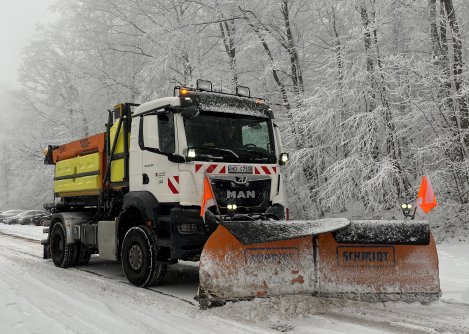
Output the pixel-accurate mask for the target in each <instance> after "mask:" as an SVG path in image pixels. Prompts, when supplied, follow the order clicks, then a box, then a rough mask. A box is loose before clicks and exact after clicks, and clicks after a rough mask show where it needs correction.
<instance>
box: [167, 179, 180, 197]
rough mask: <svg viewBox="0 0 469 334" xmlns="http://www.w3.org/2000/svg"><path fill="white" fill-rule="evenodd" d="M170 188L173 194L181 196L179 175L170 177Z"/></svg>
mask: <svg viewBox="0 0 469 334" xmlns="http://www.w3.org/2000/svg"><path fill="white" fill-rule="evenodd" d="M168 188H169V190H171V193H173V194H175V195H176V194H179V175H176V176H168Z"/></svg>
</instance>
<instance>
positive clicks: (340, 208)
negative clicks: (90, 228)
mask: <svg viewBox="0 0 469 334" xmlns="http://www.w3.org/2000/svg"><path fill="white" fill-rule="evenodd" d="M54 10H55V11H56V12H57V13H58V14H59V19H58V20H57V21H55V22H54V23H53V24H50V25H47V26H42V27H38V30H37V32H36V35H35V37H34V39H33V40H32V41H31V42H30V43H29V44H28V46H27V47H26V48H25V49H24V50H23V58H22V65H21V68H20V71H19V73H18V76H19V81H20V84H21V89H18V90H16V91H15V92H13V93H12V96H10V97H9V98H10V99H13V100H12V101H13V103H11V106H10V107H8V108H7V109H8V110H3V112H8V113H14V114H15V116H16V117H15V120H16V121H15V122H13V123H12V122H10V123H8V124H7V123H5V122H2V124H0V130H1V132H0V140H1V141H0V189H2V191H1V193H0V209H3V210H6V209H16V208H19V209H30V208H31V209H32V208H41V207H42V204H43V203H47V202H51V201H52V200H53V192H52V183H53V182H52V180H53V167H51V166H46V165H43V154H42V151H43V150H44V149H45V148H46V147H47V145H48V144H62V143H65V142H67V141H70V140H74V139H78V138H82V137H85V136H88V135H91V134H95V133H99V132H102V131H103V129H104V124H105V123H106V119H107V110H108V109H109V108H112V107H113V106H114V105H115V104H117V103H119V102H137V103H142V102H145V101H149V100H151V99H155V98H158V97H164V96H170V95H172V89H173V87H174V86H175V85H186V84H187V85H190V84H194V83H195V81H196V79H198V78H202V79H208V80H211V81H212V82H213V84H214V86H215V88H216V89H218V90H223V91H224V92H233V91H234V88H235V87H236V85H238V84H239V85H244V86H249V87H250V88H251V92H252V94H253V95H254V96H260V97H263V98H265V99H266V100H267V101H268V102H269V103H270V104H271V105H272V107H273V109H274V112H275V115H276V119H277V122H278V123H279V125H280V128H281V130H282V133H283V141H284V146H285V147H286V148H287V151H288V152H290V156H291V161H290V162H289V164H288V167H287V170H286V174H287V178H288V180H287V182H286V184H287V185H288V189H287V190H288V193H289V196H288V197H289V203H290V205H289V206H290V211H291V212H292V214H293V217H295V218H308V219H311V218H321V217H325V216H345V217H350V218H363V217H368V218H393V217H394V218H398V219H399V218H402V214H401V213H400V206H401V204H402V203H407V202H408V203H412V204H413V203H414V202H415V197H416V194H417V191H418V186H419V184H420V180H421V177H422V176H423V175H428V176H429V177H430V179H431V180H432V183H433V188H434V190H435V193H436V196H437V198H438V202H439V206H438V208H437V209H436V210H435V213H434V214H433V215H432V216H431V217H430V220H432V224H433V227H434V228H435V229H436V230H437V232H438V235H439V237H440V238H445V237H448V236H458V235H460V234H462V233H463V234H468V225H469V224H468V223H469V89H468V87H469V86H468V83H469V67H468V63H469V57H468V54H469V50H468V46H469V35H468V31H469V29H468V28H469V26H468V24H469V22H468V19H467V18H469V2H467V1H466V0H240V1H230V0H99V1H96V0H80V1H76V0H60V1H57V2H56V4H55V6H54Z"/></svg>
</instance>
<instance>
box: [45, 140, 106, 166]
mask: <svg viewBox="0 0 469 334" xmlns="http://www.w3.org/2000/svg"><path fill="white" fill-rule="evenodd" d="M105 138H106V134H105V133H100V134H97V135H94V136H90V137H86V138H83V139H80V140H75V141H72V142H70V143H67V144H64V145H60V146H59V147H58V148H57V149H55V150H54V151H53V152H52V163H54V164H55V163H57V162H59V161H62V160H66V159H71V158H74V157H77V156H79V155H84V154H90V153H93V152H99V153H103V152H104V150H105Z"/></svg>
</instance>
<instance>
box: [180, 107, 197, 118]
mask: <svg viewBox="0 0 469 334" xmlns="http://www.w3.org/2000/svg"><path fill="white" fill-rule="evenodd" d="M181 115H182V117H183V118H184V119H191V118H194V117H197V116H199V108H197V107H196V106H191V107H184V108H183V109H182V111H181Z"/></svg>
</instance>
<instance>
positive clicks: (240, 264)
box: [198, 218, 440, 307]
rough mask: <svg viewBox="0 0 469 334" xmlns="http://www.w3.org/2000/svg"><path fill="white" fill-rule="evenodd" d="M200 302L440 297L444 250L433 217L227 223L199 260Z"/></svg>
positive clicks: (210, 239)
mask: <svg viewBox="0 0 469 334" xmlns="http://www.w3.org/2000/svg"><path fill="white" fill-rule="evenodd" d="M199 279H200V285H199V296H198V297H199V302H200V304H201V306H202V307H205V306H210V305H212V304H213V305H216V304H219V303H220V302H225V301H233V300H243V299H252V298H256V297H269V296H281V295H292V294H315V295H320V296H332V297H337V296H344V297H346V298H351V299H365V300H410V301H412V300H433V299H437V298H438V297H439V295H440V283H439V274H438V255H437V252H436V246H435V242H434V240H433V237H432V235H431V232H430V227H429V225H428V223H427V222H420V221H389V220H377V221H371V220H362V221H349V220H347V219H342V218H336V219H322V220H314V221H232V222H222V223H221V224H220V225H219V226H218V227H217V229H216V230H215V232H214V233H213V234H212V235H211V236H210V238H209V240H208V241H207V243H206V244H205V246H204V249H203V251H202V255H201V258H200V269H199Z"/></svg>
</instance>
